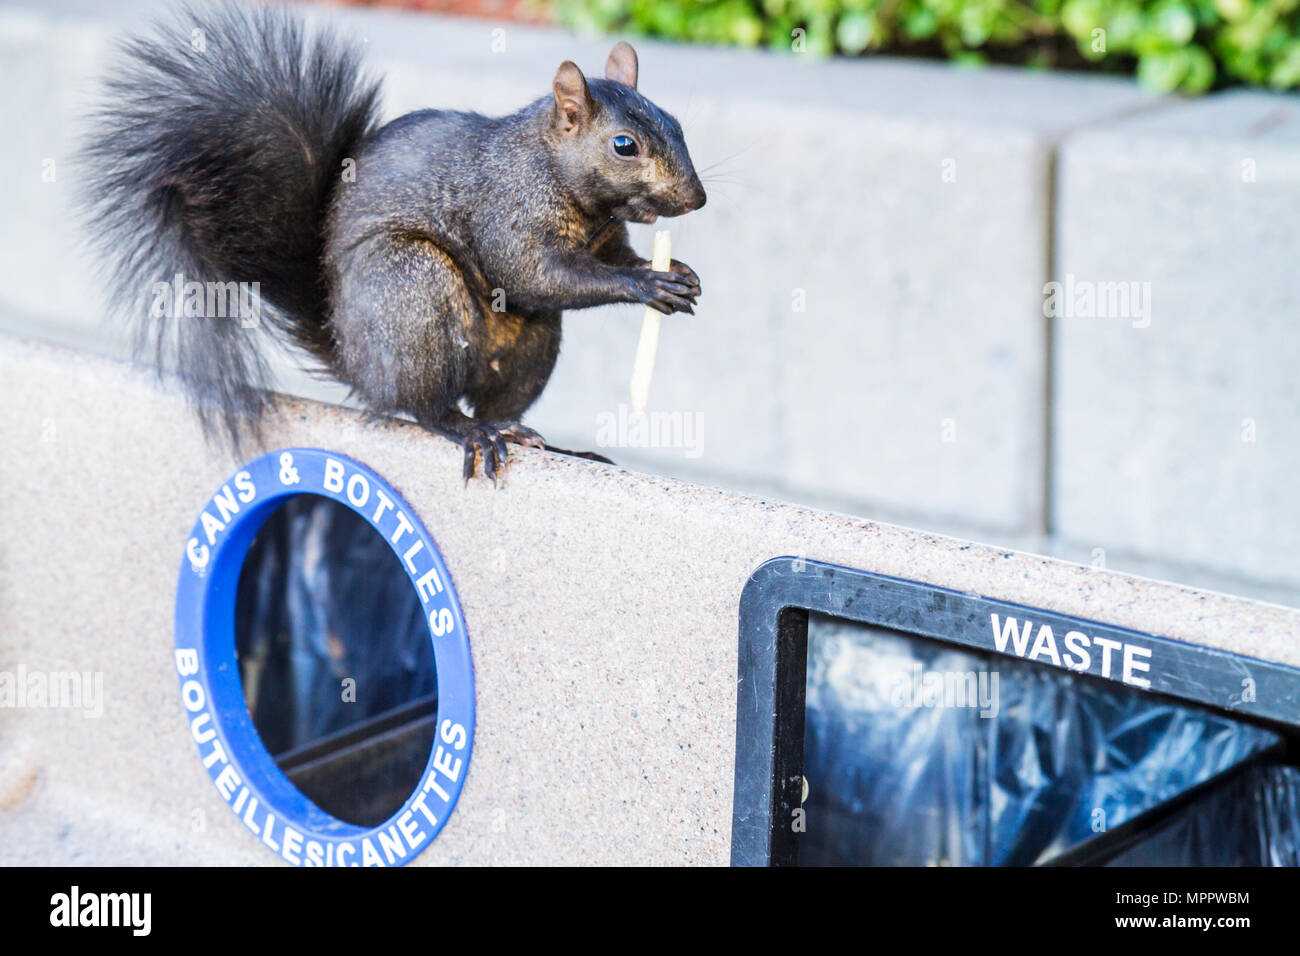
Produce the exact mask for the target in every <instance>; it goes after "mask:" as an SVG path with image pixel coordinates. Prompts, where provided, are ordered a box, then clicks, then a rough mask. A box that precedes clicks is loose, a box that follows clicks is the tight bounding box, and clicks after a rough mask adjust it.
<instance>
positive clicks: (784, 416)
mask: <svg viewBox="0 0 1300 956" xmlns="http://www.w3.org/2000/svg"><path fill="white" fill-rule="evenodd" d="M166 6H167V4H166V3H159V2H157V0H121V2H102V0H98V2H97V0H0V64H2V65H3V71H4V76H5V78H6V85H7V87H8V90H7V92H8V95H7V96H6V97H5V98H3V101H2V102H0V117H2V118H3V127H2V128H3V133H4V140H5V145H4V147H3V149H2V150H0V173H2V174H3V175H0V212H2V214H3V215H2V218H3V222H4V230H3V233H2V234H0V330H3V331H6V332H10V333H13V334H18V335H23V336H28V337H33V338H40V339H44V340H48V341H54V342H60V343H64V344H70V345H73V346H76V347H78V348H88V349H93V350H95V351H100V352H105V353H108V354H112V355H121V356H125V355H126V354H127V352H126V347H125V343H124V341H123V338H122V336H121V335H120V333H119V332H118V331H117V330H116V329H115V328H114V327H112V326H111V325H106V324H105V323H104V322H103V321H102V319H103V301H104V299H103V296H102V293H101V291H100V287H99V286H98V284H97V282H96V280H95V278H94V273H93V270H92V268H91V263H90V261H89V258H88V257H87V256H86V255H85V253H84V252H83V251H82V249H81V247H80V245H79V231H78V227H77V223H76V220H75V217H74V213H73V211H72V208H71V200H72V196H73V193H74V189H75V184H76V181H77V175H78V170H77V168H76V165H75V160H74V159H73V157H72V155H71V154H72V150H73V147H74V145H75V143H76V141H77V136H78V133H79V128H80V127H79V116H80V114H81V112H82V111H83V110H84V109H85V107H86V106H87V104H88V103H89V102H90V101H91V99H92V97H93V95H94V90H95V88H94V79H95V78H96V77H97V76H98V75H99V74H100V73H101V71H102V69H103V62H104V56H105V54H106V52H107V51H108V50H109V48H110V44H111V42H112V41H113V39H114V37H115V36H117V35H119V34H121V33H122V32H124V31H126V30H129V29H133V28H138V27H140V26H141V25H143V23H144V22H145V21H147V19H148V18H149V17H150V16H151V15H152V14H153V13H155V12H157V11H159V10H161V9H164V8H165V7H166ZM1296 8H1297V3H1296V0H1198V2H1186V0H1160V2H1154V3H1153V2H1147V0H1066V2H1063V3H1062V2H1056V0H1027V2H1013V0H718V2H712V0H708V2H706V0H598V2H593V3H585V2H579V0H554V2H546V3H543V2H532V0H499V2H493V0H446V2H431V3H420V4H417V3H405V4H399V3H394V4H313V5H308V6H307V7H304V9H307V10H308V11H309V12H310V13H311V14H312V15H314V16H321V17H328V18H330V19H331V20H333V21H334V22H336V23H337V24H339V25H340V26H341V28H342V29H343V30H344V32H346V33H348V34H350V35H353V36H356V37H358V38H360V39H362V40H364V42H365V43H366V44H367V47H368V53H369V62H370V64H371V66H372V67H373V69H374V70H375V72H377V73H382V74H384V75H385V77H386V81H385V86H384V90H385V99H384V102H385V110H386V112H387V114H388V115H389V116H396V115H399V114H401V113H403V112H407V111H409V110H412V109H417V108H423V107H443V108H462V109H476V110H480V111H483V112H489V113H504V112H509V111H513V110H515V109H517V108H519V107H520V106H522V105H523V104H524V103H526V102H528V101H529V100H532V99H534V98H536V97H538V96H542V95H546V94H548V92H549V84H550V80H551V77H552V75H553V73H554V70H555V68H556V66H558V64H559V63H560V62H561V61H562V60H564V59H573V60H575V61H576V62H578V63H579V65H580V66H582V67H583V69H584V70H587V71H588V72H589V73H594V74H597V75H598V74H599V72H600V70H601V68H602V65H603V63H604V58H605V55H606V53H607V52H608V50H609V47H610V45H611V44H612V42H613V39H614V38H627V39H631V40H632V41H633V42H634V43H635V45H636V47H637V49H638V51H639V53H640V57H641V74H640V89H641V91H642V92H643V93H645V94H646V95H647V96H649V97H650V98H651V99H653V100H655V101H656V102H658V103H659V104H660V105H661V106H663V107H665V108H666V109H668V110H670V111H672V112H674V113H675V114H676V115H677V116H678V118H679V119H680V120H681V121H682V124H683V126H684V129H685V131H686V137H687V142H688V144H689V146H690V149H691V152H692V156H693V157H694V160H695V163H696V166H697V168H698V169H700V170H701V172H702V174H703V178H704V181H705V186H706V188H707V189H708V192H709V202H708V205H707V206H706V207H705V208H704V209H702V210H700V211H699V212H697V213H694V214H691V215H689V216H687V217H685V218H683V219H680V220H673V221H671V222H668V223H663V224H661V227H663V226H665V225H666V226H668V227H670V228H671V229H672V230H673V253H674V256H675V257H677V258H680V259H682V260H684V261H686V262H688V263H690V265H692V266H693V267H694V268H695V269H696V270H697V271H698V272H699V273H700V275H701V277H702V281H703V285H704V295H703V297H702V299H701V303H700V307H699V309H698V312H697V314H696V315H695V316H694V317H688V316H673V317H670V318H668V319H666V320H665V321H664V327H663V338H662V341H661V344H660V349H659V360H658V364H657V367H656V371H655V378H654V382H653V385H652V388H651V395H650V416H649V420H648V421H647V422H645V423H643V425H642V426H641V427H637V426H635V424H634V423H633V422H632V420H631V416H630V411H629V409H628V401H629V400H628V388H627V385H628V377H629V375H630V372H631V366H632V357H633V354H634V351H635V348H636V341H637V336H638V332H639V326H640V315H641V310H640V309H639V308H634V307H630V306H626V307H609V308H603V309H594V310H587V311H582V312H572V313H569V315H568V316H567V317H566V322H565V344H564V351H563V355H562V358H561V361H560V364H559V366H558V368H557V370H556V372H555V374H554V376H553V378H552V380H551V383H550V385H549V387H548V389H547V391H546V393H545V394H544V395H543V397H542V399H541V400H540V401H539V403H538V404H537V406H536V407H535V408H534V409H533V411H532V412H531V413H530V415H529V416H528V421H529V423H530V424H531V425H533V426H534V427H535V428H537V429H538V430H539V431H541V432H542V433H543V434H544V435H546V437H547V439H548V440H549V441H551V442H553V443H555V444H558V445H560V446H563V447H571V448H589V449H593V450H599V451H602V452H603V453H604V454H606V455H608V456H609V457H611V458H613V459H614V460H615V461H617V462H618V463H619V464H620V465H624V466H626V467H630V468H634V469H639V470H645V471H651V472H656V473H662V474H666V475H672V476H677V477H682V478H686V479H690V480H693V481H697V482H701V483H704V484H709V485H713V486H717V487H722V488H726V489H733V490H737V491H741V492H748V493H754V494H759V495H762V496H765V497H769V498H772V499H777V500H784V501H793V502H797V503H801V504H807V505H812V506H816V507H821V508H827V509H831V510H835V511H840V512H845V513H849V514H854V515H860V516H864V517H869V518H873V519H880V520H888V521H895V522H900V523H905V524H910V525H914V526H917V527H921V528H925V529H930V530H934V531H937V532H944V533H952V534H957V535H960V536H964V537H972V538H976V539H978V540H982V541H986V542H989V543H993V544H997V545H1003V546H1006V547H1009V548H1017V549H1023V550H1030V551H1037V552H1042V553H1047V554H1053V555H1058V556H1062V557H1065V558H1069V559H1071V560H1075V561H1079V562H1082V563H1084V564H1088V565H1092V566H1094V567H1101V568H1112V569H1117V570H1123V571H1126V572H1130V573H1137V574H1141V575H1147V576H1152V577H1158V578H1163V579H1167V580H1174V581H1178V582H1182V583H1187V584H1193V585H1197V586H1201V587H1208V588H1211V589H1215V590H1221V591H1228V592H1232V593H1236V594H1242V595H1246V596H1251V597H1258V598H1262V599H1265V600H1271V601H1275V602H1279V603H1284V604H1288V605H1293V606H1295V605H1300V500H1298V499H1297V493H1296V492H1297V486H1298V482H1297V478H1296V475H1297V471H1298V470H1300V385H1297V383H1296V382H1295V375H1296V371H1297V369H1300V334H1297V332H1296V329H1295V320H1294V318H1293V316H1294V313H1295V310H1296V306H1297V304H1298V303H1300V270H1297V268H1296V255H1295V252H1296V250H1297V243H1296V239H1295V224H1296V223H1297V222H1300V112H1298V107H1300V101H1297V99H1296V98H1295V95H1294V94H1292V93H1289V92H1287V91H1288V90H1290V89H1291V88H1293V87H1295V86H1297V84H1300V31H1298V30H1297V26H1296V23H1297V12H1296ZM230 226H231V228H232V229H237V228H239V224H238V223H231V224H230ZM632 228H633V230H634V232H633V242H634V245H636V246H637V248H638V249H639V250H641V251H642V253H643V254H644V255H646V256H648V255H649V252H650V244H651V233H652V231H653V227H639V226H634V227H632ZM279 367H280V370H281V387H282V388H283V389H284V390H285V391H288V392H294V393H299V394H306V395H311V396H314V397H320V398H323V399H325V400H329V401H345V396H344V394H343V391H342V390H341V389H338V388H333V387H329V386H324V385H322V384H321V383H319V382H316V381H314V380H312V379H311V378H309V377H307V376H305V375H303V374H301V373H300V372H298V371H296V370H295V362H294V360H293V359H292V357H289V356H286V357H285V358H284V360H283V361H282V362H281V363H280V365H279ZM810 557H815V555H810Z"/></svg>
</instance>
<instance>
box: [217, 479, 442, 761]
mask: <svg viewBox="0 0 1300 956" xmlns="http://www.w3.org/2000/svg"><path fill="white" fill-rule="evenodd" d="M236 635H237V637H236V646H237V650H238V654H239V663H240V676H241V677H242V679H243V682H244V692H245V697H246V699H248V701H249V710H250V712H251V713H252V715H253V721H254V724H255V725H256V726H257V730H258V733H259V735H260V736H261V738H262V742H263V743H264V744H265V745H266V748H267V750H268V751H270V752H271V753H272V754H273V755H274V754H281V753H284V752H285V751H287V750H291V749H293V748H294V747H298V746H301V745H303V744H305V743H308V742H310V741H314V740H316V739H318V738H320V737H322V736H324V735H327V734H330V733H334V732H337V731H339V730H343V729H345V728H347V727H350V726H352V725H353V724H357V723H360V722H362V721H364V720H366V719H368V718H371V717H375V716H378V715H379V714H383V713H385V712H387V711H390V710H392V709H393V708H395V707H398V706H401V705H403V704H407V703H409V702H411V701H412V700H414V699H415V698H417V697H425V696H429V695H436V693H437V669H436V667H435V663H434V656H433V649H432V647H431V646H430V644H429V631H428V628H427V627H426V626H425V624H424V620H423V616H422V610H421V607H420V601H419V597H418V595H417V594H416V592H415V589H414V588H412V587H411V583H410V581H409V579H408V578H407V576H406V572H405V571H404V570H403V568H402V566H401V559H400V558H398V557H397V556H396V555H395V554H393V552H392V550H391V549H390V548H389V546H388V543H387V542H386V541H384V539H383V538H382V537H380V535H379V533H378V532H376V531H375V529H374V528H372V527H371V526H370V525H369V524H367V523H366V521H365V519H364V518H362V517H361V516H359V515H357V514H355V513H354V512H352V511H351V510H349V509H348V508H346V507H344V506H343V505H340V504H338V503H336V502H334V501H330V500H329V499H327V498H322V497H319V496H316V495H301V496H298V497H295V498H292V499H290V500H289V501H288V502H287V503H286V504H285V505H284V506H283V507H281V508H279V509H278V510H277V511H276V512H275V513H274V514H272V515H271V517H270V518H269V519H268V520H267V522H266V524H265V525H263V526H262V528H261V530H260V531H259V532H258V535H257V538H256V539H255V540H254V542H253V546H252V548H251V549H250V550H249V554H248V558H247V560H246V561H245V564H244V568H243V571H242V573H241V576H240V580H239V596H238V600H237V604H236ZM349 678H350V679H351V680H353V681H355V684H353V685H351V693H345V685H344V681H345V680H347V679H349ZM348 697H351V698H352V699H347V698H348Z"/></svg>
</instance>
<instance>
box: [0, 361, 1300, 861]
mask: <svg viewBox="0 0 1300 956" xmlns="http://www.w3.org/2000/svg"><path fill="white" fill-rule="evenodd" d="M0 402H2V403H3V408H4V414H3V415H2V416H0V448H2V449H3V458H0V482H2V483H3V484H2V486H0V488H2V493H0V528H3V532H2V533H0V670H9V671H12V670H14V669H15V668H16V667H17V666H18V665H20V664H21V665H24V666H26V667H27V668H28V669H45V670H71V669H75V670H80V671H98V672H102V673H103V675H104V698H105V704H104V713H103V716H101V717H99V718H93V717H86V716H83V715H82V714H80V713H78V712H71V711H55V710H19V709H14V710H5V711H2V712H0V863H22V862H40V863H164V862H194V863H252V864H266V863H273V862H274V858H273V857H272V856H271V854H270V853H269V852H267V851H266V850H265V849H263V848H261V847H259V846H258V842H257V840H256V839H254V838H253V837H252V836H250V835H249V834H248V833H247V832H245V831H244V829H243V827H242V826H241V824H240V823H239V822H238V821H237V819H236V818H235V816H234V815H233V814H232V813H231V812H230V811H229V810H228V809H227V808H226V807H225V806H224V804H223V802H222V800H221V798H220V797H219V796H218V794H217V793H216V792H215V791H214V789H213V787H212V785H211V783H210V781H209V780H208V778H207V776H206V774H205V773H204V771H203V769H202V767H201V765H200V762H199V761H198V759H197V755H196V753H195V750H194V746H193V744H192V742H191V740H190V738H189V734H188V729H187V726H186V724H185V722H184V720H183V718H182V710H181V704H180V700H179V695H178V693H177V688H176V680H175V676H174V672H173V670H172V663H171V646H172V604H173V589H174V584H175V579H176V573H177V569H178V567H179V564H180V561H181V557H182V549H183V545H184V542H185V539H186V536H187V534H188V532H189V529H190V527H191V526H192V524H193V521H194V519H195V516H196V515H197V513H198V510H199V508H200V507H201V506H202V504H203V503H204V502H205V501H206V499H207V498H208V496H209V495H210V494H211V493H212V492H213V491H214V490H215V489H216V488H217V487H218V486H219V485H220V483H221V482H222V481H223V480H225V479H226V478H227V477H228V476H229V474H230V473H231V472H232V471H233V470H234V469H233V465H234V463H233V462H231V461H229V460H223V459H222V458H221V457H220V456H218V455H215V454H213V453H212V452H211V451H210V450H209V449H208V448H206V447H205V445H204V444H203V441H202V439H201V437H200V435H199V432H198V430H197V427H196V426H195V425H194V424H193V422H192V420H191V418H190V416H189V415H188V413H187V411H186V409H185V408H184V407H183V405H182V402H181V401H180V399H179V397H177V396H176V395H175V394H174V393H173V392H170V391H168V390H166V389H165V388H160V387H159V385H158V384H157V382H156V380H155V379H154V378H153V376H152V375H151V374H149V373H147V372H145V371H143V370H141V369H137V368H134V367H132V366H128V365H125V364H120V363H116V362H113V361H111V360H106V359H102V358H96V357H91V356H88V355H85V354H81V353H74V352H68V351H64V350H60V349H56V348H53V347H49V346H37V345H33V344H30V343H27V342H23V341H20V340H16V339H12V338H0ZM267 439H268V447H280V446H287V445H312V446H320V447H325V448H329V449H332V450H335V451H338V452H341V453H343V454H346V455H350V456H352V457H354V458H357V459H358V460H360V461H362V462H365V463H366V464H368V465H369V466H370V467H372V468H374V469H375V470H376V471H378V472H379V473H380V474H382V475H383V476H384V477H385V478H387V479H388V480H389V481H390V482H392V483H393V484H394V485H395V486H396V487H397V488H398V490H399V491H400V492H401V493H402V494H403V495H404V496H405V497H406V499H407V500H408V502H409V503H410V504H411V505H412V506H413V507H414V508H415V509H416V510H417V511H418V513H419V515H420V517H421V518H422V520H423V521H424V523H425V525H426V527H427V528H428V529H429V531H430V532H431V533H432V534H433V536H434V538H435V539H436V541H437V543H438V545H439V546H440V548H441V549H442V552H443V555H444V558H445V559H446V562H447V565H448V567H449V568H450V570H451V574H452V576H453V578H454V581H455V585H456V588H457V590H458V592H459V595H460V600H461V602H462V605H463V608H464V611H465V616H466V620H467V622H468V627H469V634H470V641H471V646H472V649H473V656H474V665H475V671H476V687H477V697H478V725H477V731H476V736H475V741H474V757H473V763H472V765H471V768H470V774H469V778H468V781H467V783H466V786H465V789H464V792H463V794H462V796H461V800H460V803H459V805H458V807H457V809H456V812H455V814H454V815H453V817H452V818H451V821H450V822H449V824H448V826H447V828H446V829H445V830H444V831H443V833H442V835H441V836H440V837H439V838H438V840H437V841H436V842H435V843H434V844H433V846H432V847H431V848H430V849H429V850H427V851H426V852H425V853H424V854H422V855H421V856H420V857H419V858H418V861H417V862H419V863H420V864H438V863H671V864H724V863H726V862H727V861H728V857H729V834H730V821H731V797H732V793H731V791H732V772H733V746H734V733H735V722H734V712H735V682H736V647H737V606H738V599H739V596H740V592H741V589H742V587H743V586H744V584H745V581H746V579H747V577H748V575H749V574H750V573H751V571H752V570H753V569H754V568H756V567H757V566H758V565H759V564H761V563H762V562H763V561H764V560H766V559H767V558H769V557H772V556H775V555H780V554H799V555H803V556H805V557H808V558H811V559H818V560H823V561H828V562H832V563H837V564H844V565H851V566H854V567H858V568H863V569H866V570H871V571H876V572H880V573H884V574H890V575H895V576H898V577H902V578H909V579H912V580H918V581H925V582H929V583H933V584H938V585H942V586H945V587H949V588H957V589H960V590H965V591H971V592H977V593H980V594H983V595H987V596H992V597H997V598H1001V599H1004V600H1010V601H1016V602H1020V603H1024V604H1028V605H1034V606H1039V607H1043V608H1047V609H1050V610H1054V611H1059V612H1061V613H1066V614H1075V615H1079V616H1082V617H1086V618H1092V619H1098V620H1104V621H1106V622H1109V623H1112V624H1116V625H1120V626H1124V627H1131V628H1135V629H1138V630H1142V631H1149V632H1152V633H1156V634H1161V635H1166V636H1170V637H1175V638H1180V639H1184V640H1188V641H1192V642H1196V643H1201V644H1206V645H1210V646H1213V647H1218V648H1223V649H1227V650H1232V651H1237V652H1240V653H1244V654H1249V655H1253V656H1257V657H1262V658H1267V659H1270V660H1275V661H1281V662H1285V663H1288V664H1292V665H1297V666H1300V611H1296V610H1289V609H1285V608H1281V607H1275V606H1272V605H1264V604H1258V603H1253V602H1249V601H1245V600H1242V599H1239V598H1233V597H1228V596H1224V595H1218V594H1212V593H1207V592H1198V591H1194V590H1190V589H1186V588H1182V587H1179V586H1176V585H1169V584H1160V583H1155V582H1151V581H1145V580H1141V579H1135V578H1130V577H1126V576H1123V575H1120V574H1116V573H1112V572H1107V571H1099V570H1095V569H1091V568H1084V567H1080V566H1077V565H1072V564H1066V563H1063V562H1060V561H1055V560H1050V559H1046V558H1041V557H1036V556H1032V555H1026V554H1019V553H1014V552H1007V551H1002V550H997V549H991V548H987V547H984V546H981V545H976V544H968V543H966V542H962V541H958V540H954V539H950V538H943V537H938V536H934V535H929V534H926V533H924V532H920V531H913V530H909V529H905V528H900V527H894V526H890V525H884V524H876V523H873V522H871V521H865V520H860V519H852V518H846V517H843V516H838V515H833V514H826V513H820V512H816V511H810V510H806V509H802V508H797V507H792V506H786V505H774V504H770V503H767V502H764V501H761V500H757V499H753V498H745V497H741V496H737V495H733V494H729V493H724V492H719V491H714V490H711V489H707V488H701V487H698V486H693V485H688V484H684V483H681V482H677V481H673V480H669V479H663V478H654V477H649V476H645V475H638V474H632V473H629V472H626V471H622V470H619V469H617V468H609V467H606V466H602V465H596V464H592V463H588V462H584V461H577V460H572V459H566V458H560V457H556V456H551V455H548V454H545V453H542V452H536V451H531V450H528V451H523V452H521V453H519V455H518V458H517V460H516V461H515V462H514V464H513V466H512V468H511V471H510V474H509V480H508V483H507V484H506V485H505V486H504V487H502V488H500V489H498V490H494V489H493V488H492V487H491V486H488V485H486V484H483V483H475V484H471V485H470V486H469V487H468V488H466V487H463V486H462V483H461V480H460V478H459V462H460V452H459V450H458V449H456V448H453V447H452V446H450V445H449V444H447V443H446V442H444V441H441V440H439V439H435V438H432V437H430V436H428V435H426V434H424V433H423V432H421V431H420V430H419V429H417V428H415V427H414V426H407V425H403V424H400V423H394V424H366V423H364V422H362V420H361V419H360V418H359V417H357V416H356V415H354V414H352V413H350V412H348V411H345V410H342V409H338V408H333V407H326V406H320V405H314V404H310V403H305V402H286V403H285V404H284V405H283V407H282V409H281V411H280V412H279V413H278V414H277V416H276V417H275V418H274V420H273V421H272V422H271V427H270V428H269V429H268V435H267Z"/></svg>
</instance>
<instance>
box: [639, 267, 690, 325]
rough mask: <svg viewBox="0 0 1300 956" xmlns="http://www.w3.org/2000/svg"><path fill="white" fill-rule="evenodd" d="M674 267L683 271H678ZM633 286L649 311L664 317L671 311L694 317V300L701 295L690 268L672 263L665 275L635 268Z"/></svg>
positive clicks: (648, 269)
mask: <svg viewBox="0 0 1300 956" xmlns="http://www.w3.org/2000/svg"><path fill="white" fill-rule="evenodd" d="M677 267H681V268H682V269H684V270H685V272H682V271H678V268H677ZM636 284H637V298H638V300H639V301H641V302H644V303H645V304H646V305H648V306H650V308H652V309H655V310H656V311H659V312H662V313H663V314H664V315H671V314H672V313H674V312H686V313H689V314H690V315H694V314H695V308H694V306H695V300H696V299H697V298H699V295H700V279H699V276H697V275H696V274H695V270H694V269H692V268H691V267H690V266H688V265H685V264H684V263H679V262H674V263H673V267H672V268H671V269H670V271H668V272H655V271H654V270H653V269H650V268H642V269H638V270H637V276H636Z"/></svg>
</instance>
